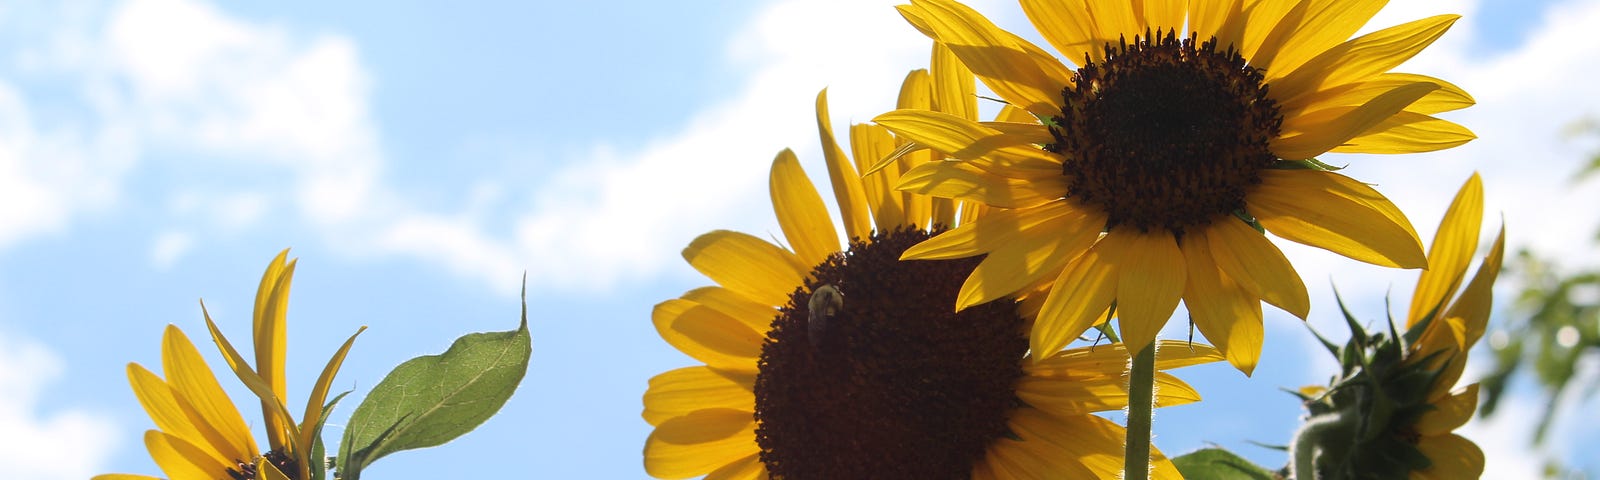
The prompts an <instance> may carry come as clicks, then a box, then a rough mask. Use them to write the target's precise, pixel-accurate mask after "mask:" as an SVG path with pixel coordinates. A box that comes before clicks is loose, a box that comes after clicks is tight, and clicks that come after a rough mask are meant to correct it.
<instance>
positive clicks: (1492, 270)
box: [1445, 225, 1506, 350]
mask: <svg viewBox="0 0 1600 480" xmlns="http://www.w3.org/2000/svg"><path fill="white" fill-rule="evenodd" d="M1505 250H1506V227H1505V226H1504V225H1502V226H1500V234H1499V235H1498V236H1496V237H1495V239H1494V245H1493V246H1491V247H1489V256H1487V257H1484V259H1483V264H1482V265H1479V266H1478V273H1475V274H1473V275H1472V281H1471V282H1468V283H1467V288H1466V289H1465V290H1462V291H1461V296H1460V297H1458V298H1456V302H1455V303H1454V304H1451V305H1450V310H1448V311H1447V312H1446V314H1445V315H1446V316H1448V317H1451V318H1460V319H1462V323H1463V324H1464V325H1465V326H1466V335H1465V337H1464V339H1463V341H1464V342H1465V343H1464V344H1463V345H1462V349H1463V350H1465V349H1466V347H1470V346H1471V345H1472V344H1474V343H1477V342H1478V339H1479V338H1482V337H1483V330H1484V328H1486V327H1487V325H1488V323H1489V312H1490V310H1493V309H1494V292H1493V290H1494V279H1495V277H1498V276H1499V275H1500V263H1501V261H1502V259H1504V258H1505Z"/></svg>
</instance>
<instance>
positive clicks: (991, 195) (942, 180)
mask: <svg viewBox="0 0 1600 480" xmlns="http://www.w3.org/2000/svg"><path fill="white" fill-rule="evenodd" d="M898 188H899V189H901V190H905V191H908V192H912V193H916V194H920V195H929V196H934V197H939V198H952V199H956V200H967V201H973V202H981V203H984V204H986V205H990V206H995V207H1000V208H1028V207H1033V206H1037V205H1039V204H1043V203H1045V202H1053V201H1057V200H1059V199H1060V198H1061V197H1062V196H1064V195H1066V192H1067V177H1065V176H1063V175H1061V173H1060V172H1059V171H1057V172H1054V173H1044V174H1043V175H1040V176H1037V177H1033V178H1010V177H1002V176H999V175H994V174H992V173H989V172H985V171H984V170H982V169H980V168H978V167H977V166H975V165H972V164H971V162H933V163H924V164H922V165H918V166H916V168H912V169H911V171H908V172H906V174H905V176H902V177H900V185H899V186H898Z"/></svg>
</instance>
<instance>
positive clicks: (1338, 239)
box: [874, 0, 1474, 374]
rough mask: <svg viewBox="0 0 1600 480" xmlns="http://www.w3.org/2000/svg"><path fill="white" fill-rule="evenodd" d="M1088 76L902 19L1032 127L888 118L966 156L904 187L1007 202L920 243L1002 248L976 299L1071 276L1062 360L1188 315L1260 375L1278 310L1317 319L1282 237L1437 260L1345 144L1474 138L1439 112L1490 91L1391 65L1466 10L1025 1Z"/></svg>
mask: <svg viewBox="0 0 1600 480" xmlns="http://www.w3.org/2000/svg"><path fill="white" fill-rule="evenodd" d="M1021 3H1022V7H1023V11H1024V12H1025V13H1026V14H1027V16H1028V18H1029V19H1031V20H1032V22H1033V24H1034V26H1035V27H1037V29H1038V31H1039V33H1040V34H1041V35H1042V36H1043V37H1044V38H1045V39H1046V40H1048V41H1049V42H1050V44H1051V45H1053V46H1054V47H1055V49H1056V51H1057V52H1059V53H1060V55H1061V56H1062V57H1064V58H1065V59H1067V60H1068V61H1072V62H1075V63H1076V64H1077V68H1076V69H1074V68H1072V67H1069V66H1067V64H1065V63H1063V62H1062V60H1060V59H1058V58H1056V57H1055V56H1053V55H1051V54H1049V53H1047V52H1046V51H1045V50H1044V49H1042V48H1040V47H1038V46H1036V45H1034V44H1032V43H1029V42H1027V41H1026V40H1023V39H1022V38H1021V37H1019V36H1017V35H1015V34H1012V33H1010V32H1007V31H1005V30H1001V29H1000V28H998V27H996V26H995V25H994V24H993V23H991V22H990V21H989V20H987V19H986V18H984V17H983V16H982V15H980V14H978V13H977V12H975V11H973V10H972V9H970V8H968V7H966V6H964V5H961V4H959V3H955V2H953V1H949V0H913V1H912V3H911V4H910V5H903V6H901V7H900V11H901V12H902V14H903V16H905V17H906V18H907V19H908V20H909V21H910V22H911V23H912V25H913V26H915V27H916V28H918V29H919V30H921V31H923V32H924V33H925V34H927V35H929V36H930V37H932V38H933V39H934V40H935V41H937V42H939V43H941V44H943V45H945V46H947V47H948V48H949V49H950V50H951V51H952V52H953V53H954V55H955V56H956V57H958V58H959V59H960V60H961V62H962V63H964V64H965V65H966V66H968V67H970V68H971V70H972V71H973V72H974V73H975V74H976V76H977V77H978V79H979V80H981V81H982V82H983V83H984V84H985V85H987V86H988V87H989V89H990V90H992V91H994V92H995V93H996V94H997V95H998V96H999V97H1000V98H1001V99H1002V100H1003V101H1004V102H1006V104H1008V105H1011V106H1016V107H1019V108H1021V109H1024V110H1026V111H1027V112H1028V113H1030V114H1032V115H1031V116H1032V117H1033V118H1029V119H1026V121H1024V122H1004V121H1002V122H977V121H974V120H972V119H971V118H962V117H959V116H955V115H949V114H945V113H942V112H937V111H929V110H915V109H902V110H897V111H893V112H889V113H886V114H884V115H881V116H879V117H877V118H876V119H874V121H875V122H876V123H877V124H878V125H881V126H884V127H886V128H888V129H889V130H890V131H892V132H894V133H895V134H896V135H898V136H900V137H903V138H906V139H909V140H911V141H913V142H916V143H917V144H919V145H922V146H925V147H929V148H932V149H933V150H937V151H941V152H945V153H946V154H947V155H948V156H950V157H953V158H955V159H957V160H960V161H949V162H932V163H928V164H923V165H919V166H918V167H917V168H915V169H912V170H911V171H910V172H908V173H907V175H906V176H907V177H908V178H907V179H905V180H902V181H901V182H900V183H899V188H901V189H904V190H907V191H910V192H914V193H926V194H929V195H933V196H938V197H945V198H953V199H958V200H966V201H973V202H977V203H982V204H985V205H989V206H992V207H999V208H1003V209H1005V210H1004V211H1002V212H999V213H996V214H993V215H988V216H986V217H984V218H983V219H982V220H980V221H977V222H973V223H971V224H967V225H964V226H961V227H958V228H956V229H954V230H952V231H950V232H948V233H945V234H943V235H941V236H938V237H935V238H934V239H933V240H931V241H929V242H926V243H923V244H920V245H917V246H916V247H913V248H912V249H910V250H909V251H907V252H906V255H905V257H904V258H906V259H950V258H962V257H968V256H974V255H987V256H988V257H987V260H985V261H984V262H983V263H982V264H980V265H979V266H978V268H977V269H976V270H975V271H974V272H973V273H972V275H971V277H970V278H968V280H967V281H966V282H965V284H963V285H962V289H961V294H960V295H959V297H958V301H957V303H956V308H957V309H958V310H959V309H965V308H968V307H971V306H973V305H979V304H982V303H985V302H988V301H991V300H994V299H996V298H1001V297H1004V296H1007V295H1012V294H1014V293H1015V292H1019V291H1027V290H1028V289H1029V288H1031V287H1034V286H1037V285H1040V284H1053V285H1054V288H1052V289H1051V290H1050V291H1049V292H1048V297H1047V298H1046V299H1045V300H1044V301H1043V306H1042V308H1043V311H1042V312H1041V314H1040V317H1039V321H1038V322H1037V323H1036V324H1035V326H1034V328H1033V334H1032V335H1031V337H1030V339H1031V342H1032V348H1033V350H1034V351H1044V352H1048V351H1055V350H1057V349H1059V348H1061V347H1062V346H1064V345H1066V344H1067V343H1068V342H1070V341H1071V340H1072V339H1073V338H1074V337H1075V336H1077V335H1079V334H1080V333H1082V332H1083V331H1084V330H1085V329H1086V328H1087V327H1089V326H1090V325H1091V324H1093V323H1094V322H1096V321H1097V320H1099V319H1103V318H1105V317H1106V316H1107V314H1108V310H1111V309H1112V307H1113V306H1115V309H1114V310H1112V312H1111V313H1114V314H1115V315H1116V316H1117V317H1118V318H1119V322H1118V323H1119V327H1120V329H1121V332H1122V337H1123V339H1124V340H1125V341H1126V342H1127V343H1129V344H1132V345H1135V346H1136V347H1138V346H1143V345H1147V344H1149V342H1150V341H1151V340H1152V339H1153V338H1154V337H1155V335H1156V332H1157V331H1159V330H1160V329H1161V327H1162V326H1163V325H1164V324H1165V323H1166V321H1167V319H1168V318H1169V317H1170V316H1171V315H1172V313H1173V311H1174V310H1175V309H1176V307H1177V305H1178V302H1179V300H1182V301H1183V302H1184V303H1185V304H1186V305H1187V307H1188V310H1189V313H1190V315H1191V317H1192V320H1193V322H1194V324H1195V325H1196V326H1197V327H1199V329H1200V332H1201V333H1202V334H1203V335H1205V337H1206V338H1207V339H1209V340H1211V341H1212V342H1213V343H1214V344H1215V345H1216V346H1217V348H1218V349H1219V350H1222V351H1223V352H1224V353H1225V355H1226V356H1227V358H1228V360H1229V362H1231V363H1232V364H1233V365H1234V366H1235V367H1237V368H1238V369H1239V370H1241V371H1243V372H1245V373H1246V374H1249V373H1250V372H1252V371H1253V369H1254V367H1255V365H1256V363H1257V360H1258V357H1259V356H1260V350H1261V342H1262V325H1261V317H1262V313H1261V301H1265V302H1267V303H1270V304H1272V305H1275V306H1277V307H1279V308H1282V309H1284V310H1286V311H1288V312H1289V313H1292V314H1294V315H1295V316H1298V317H1301V318H1302V319H1303V318H1305V316H1306V314H1307V312H1308V310H1309V309H1310V304H1309V300H1308V297H1307V295H1306V289H1305V285H1304V284H1303V283H1302V282H1301V280H1300V277H1299V275H1298V274H1297V273H1296V272H1295V270H1294V267H1293V266H1292V265H1291V264H1290V263H1289V261H1288V259H1286V258H1285V257H1284V255H1283V254H1282V252H1280V251H1279V249H1278V248H1277V247H1276V246H1274V245H1273V244H1272V242H1270V241H1269V240H1268V239H1267V238H1266V236H1264V235H1263V234H1262V232H1264V231H1270V232H1272V233H1273V234H1275V235H1277V236H1278V237H1280V238H1284V239H1287V240H1290V241H1294V242H1298V243H1303V244H1307V245H1311V246H1316V247H1320V248H1324V249H1327V250H1331V251H1333V252H1336V253H1339V254H1342V255H1345V256H1348V257H1350V258H1353V259H1356V260H1361V261H1365V262H1369V263H1373V264H1377V265H1383V266H1389V267H1401V268H1419V267H1424V266H1425V265H1426V259H1425V258H1424V255H1423V253H1422V248H1421V243H1420V242H1419V241H1418V240H1417V235H1416V232H1415V231H1414V230H1413V229H1412V227H1411V224H1410V223H1409V221H1408V220H1406V218H1405V216H1404V215H1403V214H1402V213H1401V212H1400V211H1399V210H1398V209H1397V208H1396V207H1395V206H1394V205H1393V204H1392V203H1390V202H1389V200H1388V199H1386V198H1384V197H1383V195H1381V194H1379V193H1378V192H1377V191H1375V190H1374V189H1372V188H1371V187H1369V186H1367V185H1365V184H1362V183H1360V182H1357V181H1355V180H1352V179H1351V178H1348V177H1345V176H1343V175H1340V174H1337V173H1333V172H1332V170H1334V169H1333V168H1332V167H1329V166H1327V165H1325V164H1323V163H1321V162H1318V161H1316V160H1315V158H1314V157H1316V156H1318V155H1321V154H1323V153H1327V152H1341V153H1410V152H1424V151H1431V150H1438V149H1443V148H1448V147H1453V146H1456V145H1460V144H1462V143H1465V142H1467V141H1468V140H1471V139H1472V138H1474V137H1473V135H1472V133H1471V132H1469V131H1468V130H1466V129H1465V128H1463V127H1461V126H1459V125H1456V124H1454V123H1451V122H1449V121H1445V120H1441V119H1438V118H1435V117H1433V116H1431V115H1432V114H1434V113H1439V112H1443V111H1448V110H1454V109H1459V108H1463V107H1466V106H1468V105H1470V104H1472V98H1471V97H1470V96H1468V95H1467V94H1466V93H1465V92H1464V91H1462V90H1461V89H1460V88H1458V87H1456V86H1454V85H1451V84H1450V83H1448V82H1445V81H1443V80H1439V79H1436V78H1430V77H1426V76H1422V75H1413V74H1403V73H1390V72H1389V70H1390V69H1391V68H1392V67H1394V66H1396V65H1398V64H1399V63H1401V62H1403V61H1404V60H1406V59H1408V58H1410V57H1411V56H1413V55H1414V54H1416V53H1417V52H1418V51H1420V50H1422V49H1423V48H1424V47H1426V46H1427V45H1429V44H1430V43H1432V42H1433V41H1434V39H1436V38H1438V37H1439V36H1440V35H1442V34H1443V33H1444V32H1445V30H1446V29H1448V28H1449V27H1450V25H1451V24H1452V23H1453V22H1454V21H1455V20H1456V19H1457V16H1454V15H1443V16H1437V17H1431V18H1426V19H1422V20H1418V21H1414V22H1411V23H1406V24H1403V25H1399V26H1395V27H1391V28H1387V29H1383V30H1379V31H1376V32H1373V33H1370V34H1367V35H1363V36H1360V37H1356V38H1353V39H1348V40H1346V39H1347V38H1349V37H1350V35H1352V34H1353V33H1355V32H1356V31H1357V29H1359V28H1361V26H1362V25H1364V24H1365V23H1366V21H1367V20H1369V19H1370V18H1371V17H1372V16H1373V15H1374V14H1376V13H1377V11H1378V10H1379V9H1380V8H1381V7H1382V6H1383V4H1384V2H1382V1H1368V0H1354V1H1335V0H1304V1H1250V0H1235V1H1227V0H1221V1H1210V2H1202V1H1191V2H1181V1H1170V0H1169V1H1159V0H1149V1H1133V2H1126V1H1120V0H1105V1H1101V0H1072V1H1059V0H1022V2H1021Z"/></svg>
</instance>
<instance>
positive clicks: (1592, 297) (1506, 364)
mask: <svg viewBox="0 0 1600 480" xmlns="http://www.w3.org/2000/svg"><path fill="white" fill-rule="evenodd" d="M1569 134H1570V135H1573V136H1577V137H1583V138H1588V139H1600V122H1597V121H1595V120H1593V119H1589V120H1584V121H1580V122H1578V123H1576V124H1574V125H1573V127H1572V130H1571V131H1569ZM1597 172H1600V151H1596V152H1595V153H1594V154H1592V155H1591V156H1590V158H1589V160H1588V162H1587V163H1586V164H1585V165H1584V166H1583V167H1582V168H1580V169H1579V170H1578V172H1577V173H1576V174H1575V175H1574V178H1573V181H1574V182H1582V181H1587V180H1590V179H1591V178H1592V177H1593V175H1594V174H1595V173H1597ZM1595 241H1596V243H1597V244H1600V232H1597V236H1596V238H1595ZM1511 270H1513V271H1514V272H1515V273H1516V276H1517V278H1518V280H1519V281H1518V282H1517V283H1518V284H1520V285H1522V290H1521V291H1520V292H1519V293H1518V295H1517V298H1516V303H1515V304H1514V305H1513V308H1512V312H1511V313H1510V314H1509V315H1505V316H1503V317H1501V320H1502V321H1501V322H1499V324H1498V325H1497V326H1496V328H1495V330H1494V332H1493V333H1491V334H1490V337H1489V344H1490V346H1491V347H1492V348H1493V349H1494V358H1495V365H1494V368H1493V369H1492V370H1491V371H1490V373H1489V375H1488V376H1487V377H1486V378H1485V379H1484V380H1483V382H1482V383H1483V388H1484V392H1485V394H1486V395H1485V397H1484V400H1483V404H1482V405H1481V406H1480V409H1479V414H1480V415H1482V416H1484V417H1488V416H1491V415H1493V414H1494V413H1495V412H1496V411H1497V409H1498V407H1499V406H1500V402H1501V400H1502V399H1504V398H1505V396H1506V389H1507V387H1508V386H1509V385H1510V383H1511V381H1512V380H1513V379H1514V378H1515V377H1517V376H1518V375H1522V374H1531V375H1532V376H1533V378H1534V380H1536V381H1537V382H1538V383H1539V385H1540V386H1541V387H1542V388H1543V389H1544V396H1545V398H1544V402H1545V404H1546V408H1543V409H1541V412H1540V418H1539V424H1538V427H1537V428H1536V429H1535V431H1534V438H1533V439H1532V440H1533V442H1534V444H1536V445H1537V444H1541V443H1542V442H1543V440H1544V438H1545V436H1546V435H1547V434H1548V432H1549V429H1550V426H1551V425H1552V424H1553V423H1554V421H1555V419H1556V418H1558V417H1559V416H1560V414H1561V408H1560V403H1561V401H1562V399H1563V398H1565V397H1566V393H1567V392H1569V391H1577V392H1579V394H1578V396H1579V398H1582V399H1588V398H1593V397H1594V395H1595V393H1596V391H1597V390H1600V381H1596V380H1593V379H1591V380H1589V381H1587V382H1585V381H1584V380H1582V379H1581V376H1578V375H1576V374H1577V373H1578V365H1580V363H1581V362H1582V361H1583V359H1584V358H1585V357H1591V358H1592V357H1597V356H1600V267H1596V266H1586V267H1578V268H1573V266H1572V265H1571V264H1570V263H1567V262H1560V261H1552V260H1548V259H1544V258H1541V257H1540V255H1539V254H1537V253H1535V252H1532V251H1529V250H1526V249H1524V250H1522V251H1520V252H1519V253H1518V255H1517V260H1516V261H1515V262H1514V263H1513V264H1512V267H1511Z"/></svg>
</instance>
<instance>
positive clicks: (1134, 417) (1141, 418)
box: [1122, 342, 1156, 480]
mask: <svg viewBox="0 0 1600 480" xmlns="http://www.w3.org/2000/svg"><path fill="white" fill-rule="evenodd" d="M1155 382H1156V345H1155V342H1151V343H1150V344H1149V345H1145V346H1144V347H1143V348H1141V349H1139V353H1137V354H1134V356H1133V363H1132V364H1131V365H1129V367H1128V437H1127V441H1126V450H1125V451H1124V453H1125V456H1124V457H1123V462H1124V463H1123V467H1122V478H1124V479H1126V480H1146V479H1148V478H1150V421H1151V418H1150V417H1151V415H1152V414H1154V413H1155V390H1156V389H1155Z"/></svg>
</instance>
